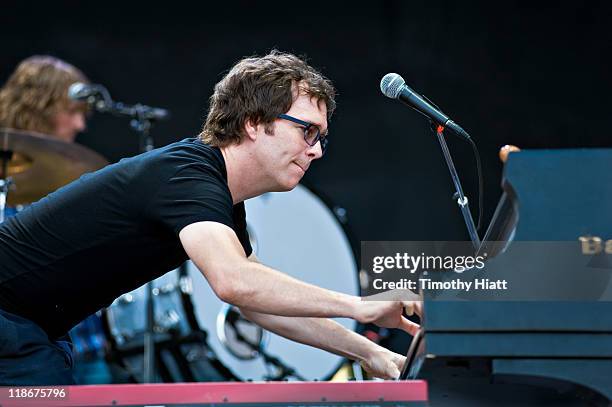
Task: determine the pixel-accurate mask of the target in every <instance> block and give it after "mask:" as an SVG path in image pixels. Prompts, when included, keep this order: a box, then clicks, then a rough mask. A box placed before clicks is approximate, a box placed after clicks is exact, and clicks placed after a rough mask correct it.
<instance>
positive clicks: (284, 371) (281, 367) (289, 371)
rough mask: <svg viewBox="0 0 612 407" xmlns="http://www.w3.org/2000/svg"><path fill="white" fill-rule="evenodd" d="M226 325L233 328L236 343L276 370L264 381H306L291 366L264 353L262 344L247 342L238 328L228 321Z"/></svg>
mask: <svg viewBox="0 0 612 407" xmlns="http://www.w3.org/2000/svg"><path fill="white" fill-rule="evenodd" d="M228 323H229V324H230V325H231V326H232V327H233V328H234V332H235V334H236V339H237V340H238V341H240V342H242V343H244V344H245V345H247V346H248V347H249V348H251V349H252V350H253V352H255V353H256V354H258V355H260V356H261V357H262V358H263V360H264V362H265V363H266V365H268V366H270V365H271V366H274V367H275V368H276V371H277V373H276V374H275V375H269V376H266V380H274V381H279V380H285V379H287V378H289V377H295V378H296V379H298V380H301V381H306V380H307V379H306V378H305V377H303V376H301V375H300V374H299V373H297V372H296V371H295V369H294V368H292V367H291V366H289V365H287V364H285V363H284V362H283V361H282V360H280V359H279V358H278V357H276V356H272V355H270V354H269V353H268V352H266V351H265V350H264V346H263V344H262V343H261V342H260V343H259V344H258V345H256V344H254V343H252V342H251V341H249V339H248V338H245V337H244V336H243V335H242V333H240V330H239V329H238V328H236V326H235V325H234V324H233V322H231V321H228Z"/></svg>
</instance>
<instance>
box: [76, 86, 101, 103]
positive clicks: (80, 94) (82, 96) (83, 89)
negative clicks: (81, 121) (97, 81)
mask: <svg viewBox="0 0 612 407" xmlns="http://www.w3.org/2000/svg"><path fill="white" fill-rule="evenodd" d="M101 94H102V91H101V86H100V85H89V84H85V83H82V82H75V83H73V84H72V85H70V87H69V88H68V98H69V99H71V100H74V101H76V102H87V101H89V99H90V98H92V97H99V96H101Z"/></svg>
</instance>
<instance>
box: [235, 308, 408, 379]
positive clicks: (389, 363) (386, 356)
mask: <svg viewBox="0 0 612 407" xmlns="http://www.w3.org/2000/svg"><path fill="white" fill-rule="evenodd" d="M241 312H242V314H243V315H244V316H245V317H246V318H248V319H249V320H250V321H252V322H254V323H256V324H257V325H259V326H261V327H262V328H264V329H267V330H268V331H271V332H274V333H276V334H278V335H281V336H284V337H285V338H287V339H291V340H293V341H296V342H300V343H303V344H305V345H310V346H314V347H316V348H319V349H323V350H326V351H328V352H331V353H335V354H336V355H340V356H344V357H346V358H348V359H351V360H356V361H358V362H359V363H360V364H361V366H362V367H363V368H364V369H365V370H366V371H367V372H368V373H369V374H370V375H372V376H374V377H380V378H382V379H395V378H397V377H398V376H399V374H400V371H401V369H402V366H403V365H404V363H405V361H406V358H405V357H404V356H401V355H398V354H397V353H394V352H391V351H389V350H387V349H385V348H383V347H382V346H379V345H377V344H375V343H374V342H372V341H370V340H369V339H367V338H365V337H364V336H361V335H359V334H358V333H356V332H353V331H351V330H349V329H346V328H345V327H343V326H342V325H341V324H339V323H337V322H336V321H333V320H331V319H327V318H299V317H293V318H292V317H281V316H278V315H269V314H262V313H258V312H252V311H247V310H241Z"/></svg>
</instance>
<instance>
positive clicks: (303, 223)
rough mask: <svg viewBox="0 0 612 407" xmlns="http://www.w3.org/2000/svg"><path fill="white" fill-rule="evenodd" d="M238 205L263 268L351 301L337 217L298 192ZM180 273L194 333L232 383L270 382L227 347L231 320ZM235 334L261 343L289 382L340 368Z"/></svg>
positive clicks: (346, 245) (197, 279)
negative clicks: (202, 336) (290, 372)
mask: <svg viewBox="0 0 612 407" xmlns="http://www.w3.org/2000/svg"><path fill="white" fill-rule="evenodd" d="M245 205H246V212H247V224H248V230H249V235H250V237H251V243H252V246H253V251H254V252H255V254H256V255H257V257H258V258H259V260H260V261H261V262H262V263H263V264H266V265H268V266H270V267H273V268H275V269H277V270H280V271H282V272H285V273H287V274H289V275H291V276H293V277H296V278H298V279H300V280H303V281H306V282H309V283H312V284H315V285H317V286H320V287H324V288H328V289H331V290H334V291H339V292H342V293H346V294H351V295H359V278H358V271H357V263H356V259H355V255H354V252H353V250H352V247H351V244H350V242H349V239H348V236H347V234H346V232H345V230H344V229H343V226H342V224H341V223H340V221H339V220H338V219H339V217H338V216H337V214H338V213H339V212H340V211H342V210H341V209H339V208H337V209H336V210H335V212H332V210H330V208H329V207H328V206H326V205H325V204H324V203H323V201H322V200H321V199H320V198H318V197H317V196H316V195H315V194H314V193H313V192H311V191H310V190H308V189H307V188H306V187H304V186H301V185H298V186H297V187H296V188H295V189H293V190H292V191H291V192H282V193H268V194H264V195H262V196H259V197H257V198H253V199H250V200H247V201H246V202H245ZM340 214H342V213H341V212H340ZM187 268H188V274H189V276H190V277H191V280H192V284H193V292H192V296H191V300H192V303H193V309H194V313H195V317H196V319H197V321H198V323H199V325H200V327H201V328H202V329H204V330H207V331H208V332H209V336H208V341H209V345H210V346H211V348H212V350H213V351H214V353H215V354H216V355H217V357H218V358H219V360H220V361H221V362H222V363H223V364H224V365H225V366H226V367H227V368H229V369H230V370H231V371H232V373H233V374H234V375H235V376H236V377H238V378H239V379H242V380H266V379H268V378H270V377H271V372H270V365H269V364H267V363H266V362H265V360H264V357H263V356H262V354H261V353H259V352H246V353H245V352H241V351H240V346H236V345H235V344H234V345H232V344H231V343H228V342H231V339H232V338H228V333H227V329H226V328H227V327H224V323H225V324H227V320H228V315H229V314H232V315H233V317H231V318H232V319H233V321H234V322H236V318H239V317H236V313H235V312H233V311H231V309H229V307H228V306H227V304H224V303H223V302H221V301H220V300H219V299H218V298H217V297H216V296H215V294H214V293H213V291H212V289H211V288H210V286H209V285H208V283H207V282H206V281H205V279H204V278H203V277H202V275H201V273H200V271H199V270H198V269H197V268H196V267H195V265H194V264H193V263H191V262H188V266H187ZM281 294H282V293H279V295H281ZM228 310H230V313H229V314H228ZM230 322H231V321H230ZM238 322H241V321H238ZM242 322H244V321H242ZM338 322H339V323H341V324H342V325H344V326H345V327H346V328H348V329H350V330H354V329H355V328H356V322H355V321H353V320H351V319H338ZM247 323H248V321H247ZM249 329H250V331H251V332H250V333H249ZM243 332H246V333H244V335H245V336H251V337H255V338H257V339H261V342H262V343H263V350H264V351H265V353H267V354H268V355H270V356H272V357H275V358H277V359H278V360H280V361H281V362H282V363H283V364H284V365H286V366H288V367H290V368H293V369H295V372H296V373H297V374H296V375H294V376H293V377H299V378H300V379H308V380H315V379H318V380H322V379H326V378H328V377H330V376H331V375H332V374H333V373H334V372H335V371H336V370H337V369H338V367H339V365H340V363H341V362H342V361H343V359H342V358H341V357H339V356H336V355H333V354H331V353H328V352H325V351H322V350H319V349H315V348H312V347H309V346H305V345H301V344H299V343H296V342H293V341H290V340H288V339H285V338H282V337H280V336H278V335H275V334H272V333H268V332H263V335H262V332H261V330H260V332H259V333H258V332H256V331H255V330H253V329H252V327H246V328H244V329H243ZM234 339H235V338H234Z"/></svg>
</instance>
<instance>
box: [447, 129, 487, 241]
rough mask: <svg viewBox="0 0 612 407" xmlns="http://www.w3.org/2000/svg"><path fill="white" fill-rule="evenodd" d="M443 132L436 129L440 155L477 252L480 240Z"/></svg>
mask: <svg viewBox="0 0 612 407" xmlns="http://www.w3.org/2000/svg"><path fill="white" fill-rule="evenodd" d="M443 132H444V128H443V127H442V126H438V127H437V129H436V135H437V136H438V141H439V142H440V147H441V148H442V154H444V159H445V160H446V164H447V165H448V170H449V171H450V174H451V178H452V179H453V184H454V185H455V190H456V191H457V192H456V193H455V194H454V195H453V198H454V199H457V205H459V209H461V214H462V215H463V220H464V221H465V225H466V226H467V229H468V233H469V235H470V239H471V240H472V245H473V246H474V251H478V249H479V248H480V238H479V237H478V232H476V225H475V224H474V219H472V213H471V212H470V206H469V204H468V199H467V196H465V194H464V193H463V188H461V182H460V181H459V176H458V175H457V170H455V164H453V159H452V157H451V155H450V151H448V146H447V145H446V141H445V140H444V134H443Z"/></svg>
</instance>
